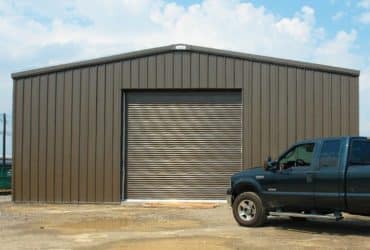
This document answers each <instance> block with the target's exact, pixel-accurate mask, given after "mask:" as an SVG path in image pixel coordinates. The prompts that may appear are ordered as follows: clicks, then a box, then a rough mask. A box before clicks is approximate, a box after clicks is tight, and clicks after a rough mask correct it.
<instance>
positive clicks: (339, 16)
mask: <svg viewBox="0 0 370 250" xmlns="http://www.w3.org/2000/svg"><path fill="white" fill-rule="evenodd" d="M343 17H344V12H343V11H338V12H337V13H335V14H334V16H332V17H331V20H333V21H338V20H340V19H342V18H343Z"/></svg>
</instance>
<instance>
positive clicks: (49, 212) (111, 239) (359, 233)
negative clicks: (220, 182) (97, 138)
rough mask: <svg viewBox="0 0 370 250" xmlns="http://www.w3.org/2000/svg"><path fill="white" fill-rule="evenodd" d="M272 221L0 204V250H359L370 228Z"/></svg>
mask: <svg viewBox="0 0 370 250" xmlns="http://www.w3.org/2000/svg"><path fill="white" fill-rule="evenodd" d="M345 217H346V219H345V220H344V221H341V222H328V221H308V222H293V221H291V220H289V219H271V220H269V222H268V224H267V225H266V226H265V227H263V228H243V227H240V226H238V225H237V224H236V223H235V222H234V219H233V218H232V215H231V209H230V208H229V207H228V206H227V205H226V204H204V203H203V204H202V203H165V204H163V203H161V204H159V203H140V204H132V203H130V204H128V203H126V204H124V205H121V206H119V205H37V204H13V203H11V202H9V201H4V202H0V248H1V249H76V248H77V249H78V248H81V249H150V250H156V249H160V250H163V249H191V250H195V249H301V248H304V249H311V248H312V249H317V248H327V249H329V248H330V249H333V248H338V249H356V248H357V249H364V248H370V237H369V236H370V220H369V219H367V218H364V217H357V216H350V215H346V216H345Z"/></svg>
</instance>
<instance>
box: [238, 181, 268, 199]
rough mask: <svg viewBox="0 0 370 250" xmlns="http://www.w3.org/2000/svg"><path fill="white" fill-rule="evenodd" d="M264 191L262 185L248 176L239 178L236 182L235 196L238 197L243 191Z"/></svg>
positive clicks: (257, 192) (258, 192)
mask: <svg viewBox="0 0 370 250" xmlns="http://www.w3.org/2000/svg"><path fill="white" fill-rule="evenodd" d="M261 191H262V187H261V185H260V184H259V183H258V182H257V181H256V180H254V179H252V178H248V179H243V180H239V181H237V182H236V183H235V184H234V188H233V196H234V197H236V196H237V195H239V194H240V193H243V192H254V193H256V194H260V193H261Z"/></svg>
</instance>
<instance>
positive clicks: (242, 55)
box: [11, 44, 360, 79]
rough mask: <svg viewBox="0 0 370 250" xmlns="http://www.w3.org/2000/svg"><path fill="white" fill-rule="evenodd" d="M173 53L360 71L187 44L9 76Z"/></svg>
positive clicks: (353, 72)
mask: <svg viewBox="0 0 370 250" xmlns="http://www.w3.org/2000/svg"><path fill="white" fill-rule="evenodd" d="M174 51H190V52H198V53H206V54H212V55H218V56H225V57H232V58H239V59H246V60H250V61H257V62H263V63H271V64H277V65H284V66H292V67H297V68H303V69H311V70H317V71H324V72H332V73H339V74H345V75H351V76H359V75H360V71H359V70H355V69H347V68H340V67H333V66H328V65H322V64H315V63H307V62H301V61H295V60H288V59H280V58H274V57H267V56H259V55H253V54H247V53H242V52H235V51H229V50H220V49H213V48H206V47H200V46H194V45H188V44H173V45H168V46H163V47H157V48H151V49H144V50H139V51H133V52H128V53H123V54H119V55H113V56H107V57H101V58H96V59H91V60H84V61H79V62H73V63H67V64H60V65H56V66H50V67H44V68H38V69H33V70H27V71H21V72H17V73H13V74H12V75H11V76H12V78H13V79H18V78H23V77H29V76H34V75H40V74H45V73H52V72H57V71H63V70H68V69H74V68H80V67H86V66H94V65H99V64H105V63H112V62H117V61H122V60H127V59H133V58H138V57H145V56H151V55H157V54H162V53H167V52H174Z"/></svg>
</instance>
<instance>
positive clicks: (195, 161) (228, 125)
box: [126, 92, 242, 199]
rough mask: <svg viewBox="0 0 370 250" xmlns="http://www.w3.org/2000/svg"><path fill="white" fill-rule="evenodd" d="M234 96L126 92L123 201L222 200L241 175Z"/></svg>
mask: <svg viewBox="0 0 370 250" xmlns="http://www.w3.org/2000/svg"><path fill="white" fill-rule="evenodd" d="M240 98H241V97H240V93H239V92H236V93H234V92H229V93H228V92H220V93H215V92H185V93H181V92H175V93H173V92H164V93H158V92H133V93H132V92H128V101H127V102H128V104H127V110H128V112H127V119H128V120H127V124H128V128H127V165H126V166H127V180H128V182H127V195H128V198H129V199H133V198H140V199H148V198H191V199H220V198H221V199H222V198H224V195H225V194H224V193H225V189H226V188H227V185H228V179H229V176H230V175H231V174H233V173H235V172H237V171H239V170H240V169H241V158H242V155H241V112H242V108H241V100H240Z"/></svg>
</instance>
